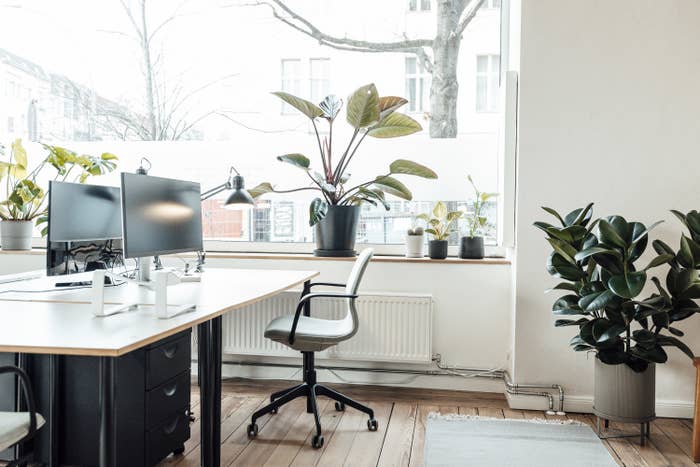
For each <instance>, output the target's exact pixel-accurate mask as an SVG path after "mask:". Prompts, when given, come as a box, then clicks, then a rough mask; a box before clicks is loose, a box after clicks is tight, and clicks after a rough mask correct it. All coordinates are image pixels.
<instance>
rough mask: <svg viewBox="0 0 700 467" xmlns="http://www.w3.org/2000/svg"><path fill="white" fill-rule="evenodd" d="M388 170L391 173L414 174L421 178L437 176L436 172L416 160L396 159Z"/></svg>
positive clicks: (434, 177)
mask: <svg viewBox="0 0 700 467" xmlns="http://www.w3.org/2000/svg"><path fill="white" fill-rule="evenodd" d="M389 172H390V173H392V174H405V175H415V176H416V177H422V178H432V179H436V178H438V176H437V174H436V173H435V172H434V171H433V170H432V169H430V168H428V167H426V166H424V165H422V164H419V163H417V162H413V161H409V160H406V159H397V160H395V161H394V162H392V163H391V165H390V166H389Z"/></svg>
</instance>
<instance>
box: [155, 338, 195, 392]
mask: <svg viewBox="0 0 700 467" xmlns="http://www.w3.org/2000/svg"><path fill="white" fill-rule="evenodd" d="M191 361H192V347H191V344H190V332H189V331H187V332H185V333H180V334H176V335H175V336H173V339H167V340H165V341H163V342H162V343H159V345H157V346H153V347H149V348H148V349H147V350H146V387H147V389H153V388H155V387H156V386H160V385H161V384H163V383H164V382H166V381H167V380H169V379H171V378H173V377H175V376H177V375H178V374H180V373H182V372H183V371H185V370H189V368H190V364H191Z"/></svg>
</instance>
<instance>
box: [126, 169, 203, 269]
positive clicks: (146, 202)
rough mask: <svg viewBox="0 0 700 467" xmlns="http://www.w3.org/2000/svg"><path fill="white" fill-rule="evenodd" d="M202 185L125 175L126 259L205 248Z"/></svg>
mask: <svg viewBox="0 0 700 467" xmlns="http://www.w3.org/2000/svg"><path fill="white" fill-rule="evenodd" d="M200 196H201V189H200V186H199V183H194V182H187V181H182V180H173V179H168V178H160V177H151V176H147V175H137V174H129V173H122V223H123V230H124V256H125V257H126V258H140V257H145V256H157V255H164V254H169V253H182V252H186V251H199V250H201V249H202V205H201V200H200Z"/></svg>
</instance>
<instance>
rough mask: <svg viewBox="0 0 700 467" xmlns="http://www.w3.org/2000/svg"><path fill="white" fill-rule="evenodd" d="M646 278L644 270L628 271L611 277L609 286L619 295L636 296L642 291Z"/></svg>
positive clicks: (623, 296)
mask: <svg viewBox="0 0 700 467" xmlns="http://www.w3.org/2000/svg"><path fill="white" fill-rule="evenodd" d="M646 280H647V275H646V273H645V272H644V271H637V272H628V273H627V274H620V275H617V276H613V277H611V278H610V280H609V281H608V287H609V288H610V290H612V291H613V292H614V293H615V295H617V296H619V297H622V298H634V297H636V296H637V295H639V294H640V293H641V291H642V289H643V288H644V284H645V282H646Z"/></svg>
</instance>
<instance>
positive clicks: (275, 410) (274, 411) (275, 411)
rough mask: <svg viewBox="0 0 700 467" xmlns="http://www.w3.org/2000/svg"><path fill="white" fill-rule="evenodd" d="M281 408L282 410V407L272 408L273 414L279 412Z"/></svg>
mask: <svg viewBox="0 0 700 467" xmlns="http://www.w3.org/2000/svg"><path fill="white" fill-rule="evenodd" d="M279 410H280V409H272V410H270V413H273V414H274V413H277V412H279Z"/></svg>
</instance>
